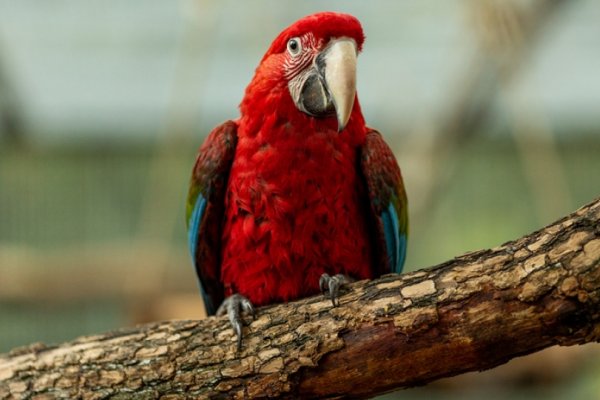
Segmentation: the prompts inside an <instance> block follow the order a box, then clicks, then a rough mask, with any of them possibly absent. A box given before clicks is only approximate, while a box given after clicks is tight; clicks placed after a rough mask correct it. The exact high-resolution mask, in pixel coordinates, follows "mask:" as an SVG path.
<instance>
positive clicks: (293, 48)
mask: <svg viewBox="0 0 600 400" xmlns="http://www.w3.org/2000/svg"><path fill="white" fill-rule="evenodd" d="M287 50H288V52H289V53H290V54H291V55H292V56H297V55H298V54H300V52H301V51H302V45H301V44H300V39H299V38H297V37H296V38H291V39H290V40H288V43H287Z"/></svg>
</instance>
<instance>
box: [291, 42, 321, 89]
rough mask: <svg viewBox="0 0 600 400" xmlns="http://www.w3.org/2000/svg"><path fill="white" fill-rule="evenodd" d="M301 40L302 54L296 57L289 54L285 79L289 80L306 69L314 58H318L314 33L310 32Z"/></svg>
mask: <svg viewBox="0 0 600 400" xmlns="http://www.w3.org/2000/svg"><path fill="white" fill-rule="evenodd" d="M299 39H300V45H301V46H302V52H301V53H300V54H299V55H297V56H295V57H294V56H292V55H290V54H289V53H287V54H286V58H285V61H284V63H283V68H284V71H285V72H284V77H285V78H286V79H288V80H290V79H291V78H293V77H294V76H295V75H297V74H298V73H299V72H300V71H302V70H303V69H304V68H306V67H307V66H308V65H309V64H310V63H311V62H312V61H313V59H314V57H316V55H317V53H318V51H319V48H318V46H317V44H318V43H317V40H316V39H315V36H314V35H313V34H312V33H310V32H309V33H307V34H305V35H303V36H301V37H300V38H299Z"/></svg>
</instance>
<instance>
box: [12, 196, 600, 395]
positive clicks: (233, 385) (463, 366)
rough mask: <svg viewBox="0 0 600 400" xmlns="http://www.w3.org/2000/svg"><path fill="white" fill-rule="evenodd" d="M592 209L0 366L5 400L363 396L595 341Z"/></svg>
mask: <svg viewBox="0 0 600 400" xmlns="http://www.w3.org/2000/svg"><path fill="white" fill-rule="evenodd" d="M599 220H600V199H598V200H596V201H595V202H593V203H591V204H589V205H587V206H585V207H583V208H581V209H579V210H578V211H576V212H575V213H573V214H571V215H569V216H567V217H565V218H563V219H562V220H560V221H558V222H556V223H554V224H552V225H550V226H548V227H546V228H545V229H542V230H539V231H537V232H534V233H532V234H530V235H528V236H525V237H523V238H520V239H518V240H515V241H512V242H508V243H505V244H504V245H502V246H499V247H496V248H493V249H489V250H482V251H477V252H473V253H468V254H465V255H462V256H460V257H457V258H455V259H453V260H450V261H448V262H445V263H443V264H440V265H437V266H435V267H432V268H429V269H424V270H420V271H416V272H412V273H408V274H404V275H387V276H384V277H382V278H381V279H378V280H374V281H362V282H358V283H356V284H354V285H353V286H352V288H351V291H350V292H349V293H348V294H346V295H344V296H343V297H342V298H341V306H340V307H338V308H334V309H332V307H331V302H330V301H329V300H326V299H323V298H322V297H320V296H317V297H312V298H308V299H305V300H301V301H297V302H294V303H289V304H284V305H278V306H274V307H269V308H265V309H262V310H260V312H259V316H258V318H257V320H256V321H254V322H252V323H251V324H250V325H249V326H248V327H247V328H246V329H245V339H244V346H243V349H242V351H241V352H240V353H238V354H236V351H235V347H236V346H235V337H234V335H233V332H232V330H231V329H230V328H229V325H228V322H227V320H226V319H224V318H208V319H205V320H202V321H178V322H161V323H155V324H149V325H144V326H140V327H137V328H132V329H127V330H121V331H117V332H111V333H107V334H102V335H97V336H89V337H83V338H79V339H77V340H75V341H73V342H70V343H65V344H62V345H59V346H44V345H33V346H30V347H26V348H23V349H17V350H14V351H13V352H11V353H9V354H6V355H3V356H0V398H11V397H13V398H32V399H45V398H84V399H101V398H111V399H136V398H139V399H146V398H164V399H175V398H195V397H199V398H245V397H247V398H255V397H279V398H297V397H301V398H338V397H352V398H364V397H369V396H373V395H375V394H379V393H383V392H385V391H389V390H392V389H395V388H403V387H408V386H414V385H420V384H424V383H427V382H430V381H432V380H434V379H437V378H440V377H445V376H451V375H456V374H459V373H462V372H465V371H474V370H482V369H487V368H492V367H494V366H497V365H499V364H502V363H505V362H506V361H508V360H510V359H511V358H513V357H516V356H520V355H523V354H527V353H531V352H534V351H537V350H540V349H542V348H545V347H548V346H551V345H555V344H559V345H575V344H583V343H587V342H592V341H600V223H599Z"/></svg>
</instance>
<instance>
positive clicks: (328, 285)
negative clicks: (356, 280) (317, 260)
mask: <svg viewBox="0 0 600 400" xmlns="http://www.w3.org/2000/svg"><path fill="white" fill-rule="evenodd" d="M352 281H353V280H352V278H350V277H348V276H346V275H342V274H337V275H334V276H329V274H327V273H324V274H323V275H321V278H319V288H320V289H321V293H323V294H324V295H325V294H326V293H327V292H328V293H329V298H330V299H331V304H333V306H334V307H338V306H339V305H340V299H339V294H340V289H341V288H343V287H344V286H346V285H348V284H349V283H351V282H352Z"/></svg>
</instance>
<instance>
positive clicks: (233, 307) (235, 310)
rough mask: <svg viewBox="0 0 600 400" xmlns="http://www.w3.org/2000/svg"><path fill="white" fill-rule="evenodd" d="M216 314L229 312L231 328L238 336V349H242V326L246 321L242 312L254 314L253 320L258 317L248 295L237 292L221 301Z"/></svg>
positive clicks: (220, 314)
mask: <svg viewBox="0 0 600 400" xmlns="http://www.w3.org/2000/svg"><path fill="white" fill-rule="evenodd" d="M216 314H217V316H222V315H225V314H227V317H228V318H229V323H230V324H231V328H233V332H234V333H235V335H236V336H237V350H238V351H240V350H241V349H242V326H243V323H244V320H243V319H242V314H250V315H252V320H255V319H256V312H255V311H254V307H253V306H252V303H251V302H250V300H248V299H247V298H246V297H244V296H242V295H241V294H237V293H236V294H234V295H231V296H229V297H228V298H226V299H225V300H224V301H223V303H221V305H220V306H219V308H218V309H217V312H216Z"/></svg>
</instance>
